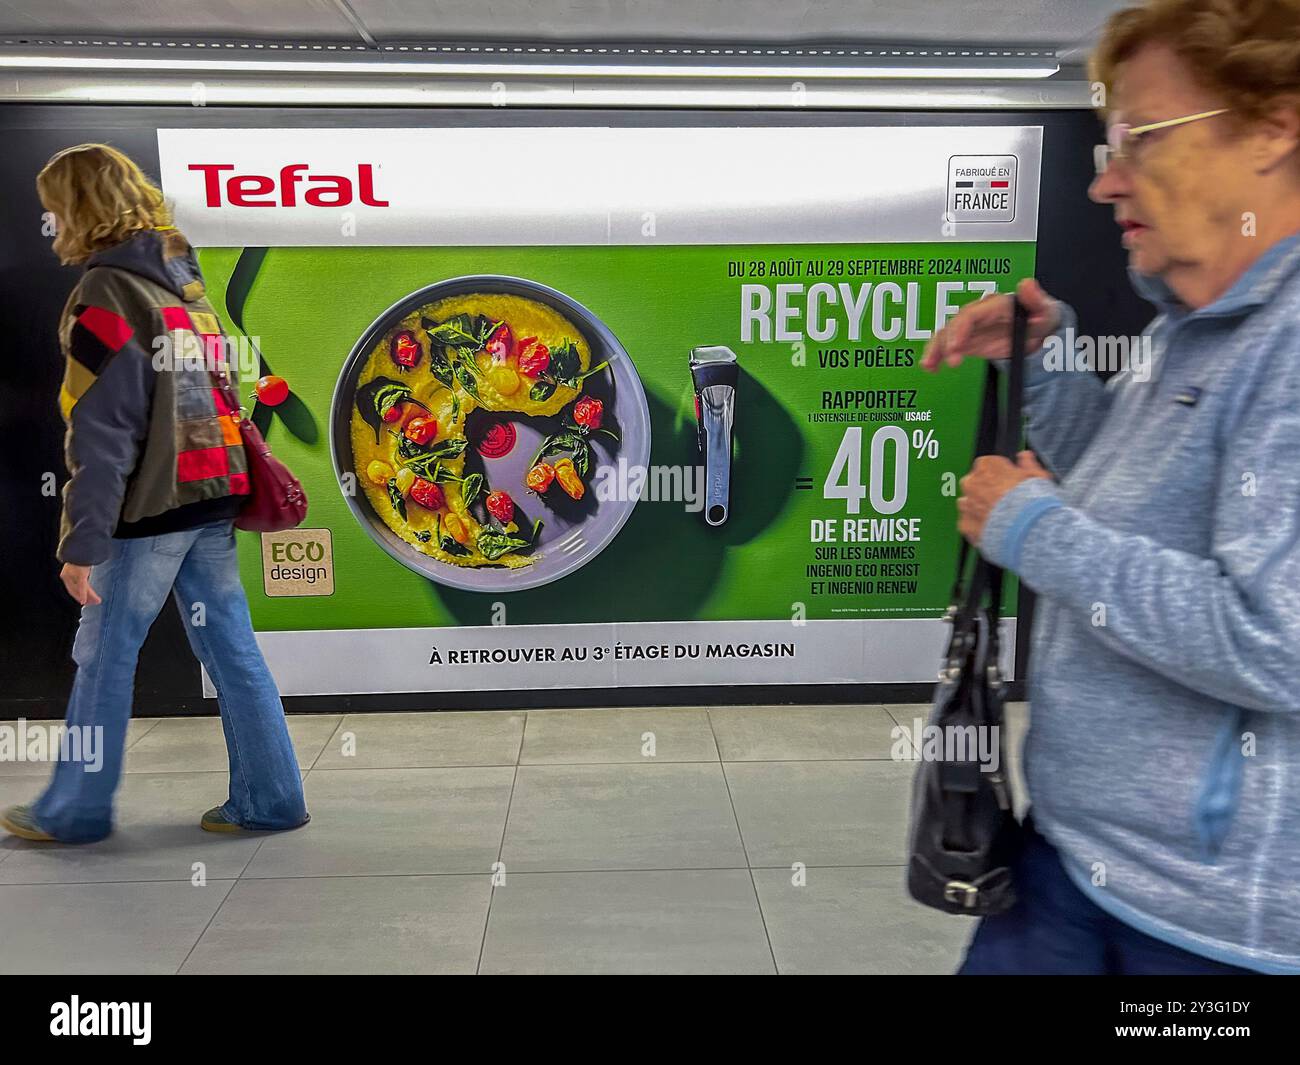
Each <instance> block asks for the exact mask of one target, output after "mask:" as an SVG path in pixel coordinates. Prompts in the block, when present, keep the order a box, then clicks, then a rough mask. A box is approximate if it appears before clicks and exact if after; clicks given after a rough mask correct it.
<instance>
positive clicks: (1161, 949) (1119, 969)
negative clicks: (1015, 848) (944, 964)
mask: <svg viewBox="0 0 1300 1065" xmlns="http://www.w3.org/2000/svg"><path fill="white" fill-rule="evenodd" d="M1026 829H1027V832H1026V836H1027V838H1026V841H1025V848H1024V851H1023V852H1022V853H1021V855H1020V857H1019V859H1018V860H1017V862H1016V866H1015V882H1016V895H1017V901H1016V904H1015V905H1014V906H1012V907H1011V909H1009V910H1008V911H1007V912H1006V913H1002V914H998V915H997V916H996V917H986V918H984V919H983V920H982V921H980V924H979V927H978V928H977V929H976V930H975V936H974V938H973V939H972V940H971V944H970V947H969V948H967V951H966V960H965V962H963V964H962V967H961V969H960V970H959V973H960V974H961V975H963V976H991V975H1001V974H1009V973H1036V974H1050V975H1112V976H1129V975H1139V974H1148V975H1151V974H1158V975H1212V974H1214V975H1230V974H1242V975H1251V974H1252V971H1251V970H1250V969H1241V968H1238V967H1237V966H1235V965H1227V964H1224V963H1223V962H1218V961H1213V960H1212V959H1210V958H1204V957H1201V956H1200V955H1199V954H1192V953H1191V952H1190V951H1186V950H1182V949H1180V948H1179V947H1175V946H1173V945H1171V944H1169V943H1165V942H1163V941H1162V940H1159V939H1154V938H1152V937H1151V936H1149V935H1147V934H1145V933H1144V932H1139V931H1138V930H1137V929H1136V928H1132V927H1130V926H1129V925H1126V924H1124V923H1123V922H1122V921H1120V920H1118V919H1117V918H1115V917H1112V916H1111V915H1110V914H1108V913H1107V912H1106V911H1105V910H1103V909H1101V908H1099V907H1098V906H1097V905H1096V904H1095V903H1094V902H1092V901H1091V900H1090V899H1089V898H1088V897H1087V896H1086V895H1085V894H1084V893H1083V892H1082V891H1080V890H1079V889H1078V888H1077V887H1075V885H1074V882H1073V881H1072V880H1071V879H1070V877H1069V875H1068V874H1067V873H1066V871H1065V868H1064V867H1063V866H1062V865H1061V859H1060V856H1059V855H1058V854H1057V853H1056V848H1055V847H1053V846H1052V845H1051V844H1050V843H1048V842H1047V840H1046V839H1044V838H1043V837H1042V836H1040V835H1039V834H1038V833H1037V832H1036V831H1034V828H1033V823H1032V822H1031V821H1026ZM1254 975H1258V974H1254Z"/></svg>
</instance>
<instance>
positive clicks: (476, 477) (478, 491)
mask: <svg viewBox="0 0 1300 1065" xmlns="http://www.w3.org/2000/svg"><path fill="white" fill-rule="evenodd" d="M483 487H484V485H483V475H482V474H481V473H471V474H470V475H469V476H468V477H466V478H465V479H464V480H463V481H461V482H460V497H461V499H463V500H464V501H465V506H466V507H468V506H470V505H472V504H473V503H474V501H475V500H476V499H478V497H479V496H480V495H482V494H483Z"/></svg>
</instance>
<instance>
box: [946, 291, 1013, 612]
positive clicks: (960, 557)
mask: <svg viewBox="0 0 1300 1065" xmlns="http://www.w3.org/2000/svg"><path fill="white" fill-rule="evenodd" d="M1028 324H1029V314H1028V311H1027V310H1026V309H1025V305H1024V304H1023V303H1021V302H1020V297H1019V296H1017V295H1015V294H1014V293H1012V295H1011V353H1010V359H1009V365H1008V368H1007V401H1006V404H1005V406H1003V405H1002V404H1001V403H1000V402H999V391H1000V389H999V385H1000V377H1001V374H1000V373H999V372H998V369H997V367H995V366H994V365H993V363H992V362H991V361H990V362H989V363H988V364H987V366H986V367H985V374H984V400H983V403H982V405H981V407H980V416H979V423H978V425H977V427H976V432H975V454H976V455H977V456H978V455H1001V456H1002V457H1003V458H1006V459H1010V460H1011V461H1012V462H1014V461H1015V460H1016V452H1017V451H1018V449H1019V447H1020V435H1021V424H1020V422H1021V418H1022V412H1023V410H1024V390H1025V339H1026V336H1027V333H1028ZM999 408H1001V412H1000V413H1001V416H999ZM970 556H971V546H970V543H969V542H968V541H967V540H966V538H965V537H964V536H963V537H962V538H961V542H960V544H959V545H958V549H957V577H956V580H955V582H954V583H953V589H952V606H951V607H950V608H949V609H950V610H955V611H958V612H959V613H960V616H963V617H971V616H974V614H975V612H976V611H977V610H979V609H980V604H981V602H982V600H983V598H984V593H985V592H986V591H987V592H989V593H991V594H990V597H989V598H990V603H989V606H988V607H987V608H986V609H987V612H988V615H989V620H990V621H991V622H993V623H994V626H995V627H996V623H997V620H998V615H999V611H1000V610H1001V606H1002V569H1001V568H1000V567H998V566H995V565H993V564H992V563H991V562H988V561H987V560H986V559H984V558H983V557H982V556H978V555H977V557H976V562H975V569H974V572H973V573H972V574H971V578H970V584H969V587H968V588H967V590H966V592H965V594H963V591H962V586H963V584H964V583H965V577H966V569H967V565H968V563H969V560H970Z"/></svg>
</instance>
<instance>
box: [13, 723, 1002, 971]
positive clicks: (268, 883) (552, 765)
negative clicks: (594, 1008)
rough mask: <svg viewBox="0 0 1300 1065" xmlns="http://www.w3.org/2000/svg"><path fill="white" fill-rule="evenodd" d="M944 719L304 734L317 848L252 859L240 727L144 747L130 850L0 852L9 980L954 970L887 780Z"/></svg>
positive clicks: (306, 839) (125, 843)
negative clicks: (909, 872)
mask: <svg viewBox="0 0 1300 1065" xmlns="http://www.w3.org/2000/svg"><path fill="white" fill-rule="evenodd" d="M1014 710H1015V715H1014V716H1015V720H1016V721H1017V723H1018V724H1019V726H1020V727H1018V728H1016V729H1013V732H1012V735H1013V736H1014V737H1016V738H1017V739H1018V738H1019V736H1020V735H1022V733H1023V707H1016V708H1014ZM924 712H925V708H924V707H913V706H891V707H883V706H853V707H838V706H837V707H726V708H703V707H701V708H680V709H677V708H674V709H638V710H534V711H528V712H527V713H524V712H518V713H499V712H496V713H486V712H485V713H441V714H361V715H351V716H346V717H343V716H339V715H325V714H322V715H308V716H297V715H296V716H294V717H292V718H290V732H291V734H292V736H293V740H294V744H295V746H296V748H297V751H298V757H299V762H300V764H301V766H302V768H303V770H304V773H305V776H304V780H305V785H306V789H307V798H308V804H309V806H310V808H311V811H312V823H311V824H310V825H309V826H308V827H306V828H305V829H302V830H300V831H297V832H290V833H285V834H281V835H246V836H233V837H226V836H214V835H209V834H207V833H204V832H201V831H199V829H198V826H197V820H198V815H199V813H200V812H201V811H203V810H205V809H207V808H208V807H209V806H212V805H216V804H217V803H219V802H220V801H221V800H222V799H223V798H224V789H225V786H226V776H225V766H226V760H225V747H224V741H223V739H222V734H221V727H220V722H219V721H217V720H216V719H215V718H211V719H209V718H205V719H193V718H190V719H164V720H142V721H137V722H133V724H132V729H131V733H130V736H129V743H130V748H129V750H128V752H127V772H126V778H125V781H124V783H123V786H122V790H121V792H120V794H119V799H120V801H119V809H118V829H117V831H116V832H115V833H114V835H113V836H112V837H110V838H109V839H108V840H105V841H104V842H102V843H98V844H94V845H91V846H85V847H48V846H40V845H37V844H28V843H23V842H22V841H19V840H15V839H12V838H10V837H4V839H3V842H0V972H6V973H31V972H61V973H62V972H89V973H96V972H98V973H104V972H107V973H114V972H180V973H322V972H327V973H328V972H401V973H426V972H433V973H474V972H482V973H536V972H555V973H591V972H599V973H613V972H638V973H641V972H746V973H749V972H752V973H775V972H781V973H829V972H836V973H838V972H845V973H848V972H861V973H923V972H924V973H928V972H949V971H951V970H952V969H953V968H955V966H956V965H957V963H958V961H959V959H960V956H961V952H962V948H963V946H964V944H965V940H966V938H967V936H968V935H969V932H970V928H971V924H970V922H969V921H967V920H965V919H963V918H958V917H947V916H944V915H942V914H938V913H934V912H932V911H929V910H926V909H925V908H923V907H921V906H919V905H917V904H916V903H913V902H912V901H911V900H910V899H908V898H907V896H906V893H905V891H904V889H903V867H902V862H903V856H904V833H905V829H906V819H907V803H908V783H909V780H910V778H911V773H912V768H913V767H912V765H911V764H906V763H898V762H894V761H892V760H891V759H890V747H891V745H892V742H893V741H892V739H891V736H890V730H891V729H892V728H893V727H894V724H895V723H896V722H898V723H904V724H908V725H910V724H911V723H912V720H913V718H914V717H915V716H917V715H918V714H922V715H923V714H924ZM45 772H46V767H44V766H39V765H32V764H30V763H0V804H6V805H7V804H9V803H11V802H21V801H26V800H29V799H30V798H31V797H32V796H33V794H34V793H35V791H36V789H38V788H39V787H40V784H41V781H40V777H41V776H43V775H44V774H45Z"/></svg>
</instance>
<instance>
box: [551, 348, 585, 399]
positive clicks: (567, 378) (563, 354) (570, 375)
mask: <svg viewBox="0 0 1300 1065" xmlns="http://www.w3.org/2000/svg"><path fill="white" fill-rule="evenodd" d="M547 369H548V370H549V372H550V375H551V377H553V378H554V379H555V381H556V383H557V384H561V385H565V386H567V387H569V388H576V387H577V386H578V375H579V374H580V373H581V372H582V358H581V356H579V355H578V347H577V345H576V344H574V342H573V341H572V340H565V341H564V342H563V343H561V344H559V345H557V346H556V347H554V348H552V349H551V364H550V366H549V367H547Z"/></svg>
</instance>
